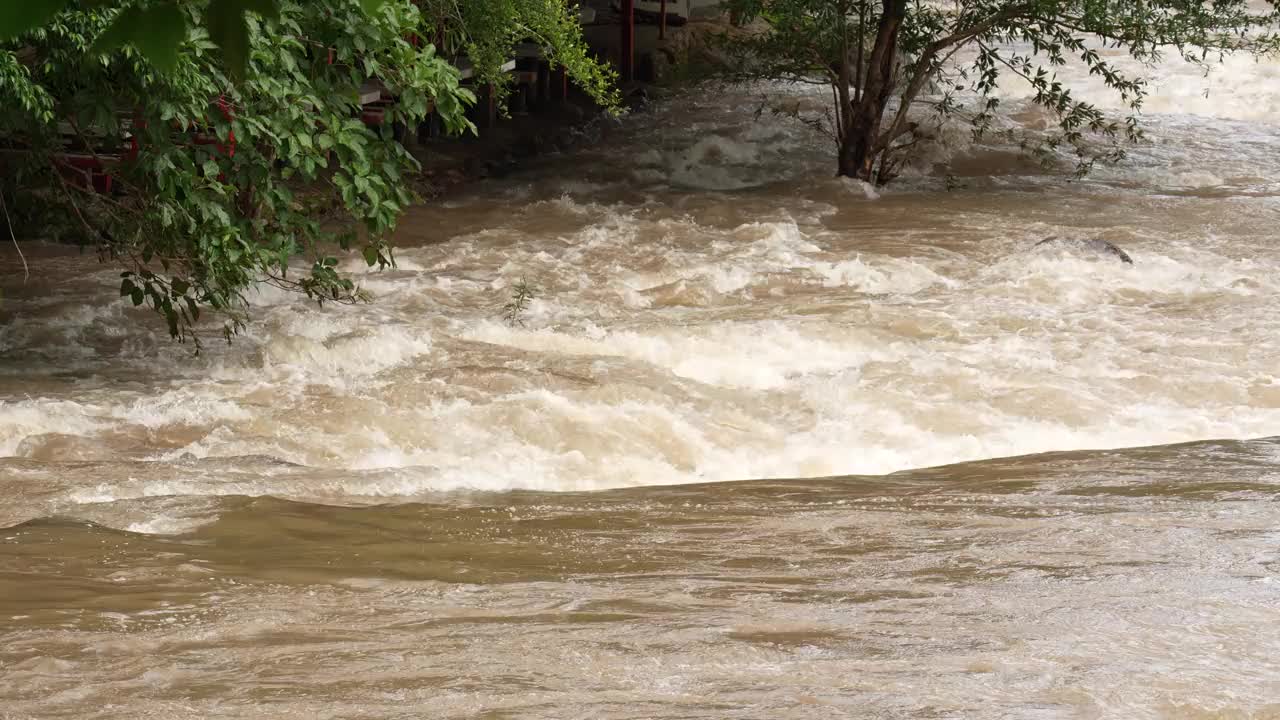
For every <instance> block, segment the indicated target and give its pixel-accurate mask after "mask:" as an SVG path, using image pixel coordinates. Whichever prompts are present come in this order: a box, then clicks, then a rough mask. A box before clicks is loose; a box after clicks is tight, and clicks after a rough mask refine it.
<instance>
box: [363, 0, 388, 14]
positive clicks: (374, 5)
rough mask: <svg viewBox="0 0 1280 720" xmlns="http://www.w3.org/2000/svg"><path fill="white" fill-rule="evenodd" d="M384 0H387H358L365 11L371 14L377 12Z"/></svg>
mask: <svg viewBox="0 0 1280 720" xmlns="http://www.w3.org/2000/svg"><path fill="white" fill-rule="evenodd" d="M386 1H387V0H360V5H361V6H362V7H363V8H364V11H365V12H366V13H368V14H369V15H372V14H374V13H375V12H377V11H378V8H380V7H382V6H383V4H385V3H386Z"/></svg>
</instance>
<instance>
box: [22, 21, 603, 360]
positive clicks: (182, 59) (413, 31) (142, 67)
mask: <svg viewBox="0 0 1280 720" xmlns="http://www.w3.org/2000/svg"><path fill="white" fill-rule="evenodd" d="M445 1H446V0H425V2H423V3H417V2H412V1H411V0H212V1H211V2H207V3H206V2H203V1H202V0H201V1H195V0H192V1H190V2H187V1H185V0H183V1H179V0H158V1H156V2H149V1H147V0H136V1H135V0H69V1H68V0H31V2H30V3H28V4H27V5H28V7H31V8H37V9H38V8H44V7H46V6H57V8H56V9H57V12H55V13H49V14H48V17H46V16H45V15H42V14H39V13H36V14H35V15H32V14H31V13H29V12H28V13H26V14H23V13H20V12H17V10H16V9H15V8H16V7H17V4H9V3H6V5H7V7H6V8H5V10H3V11H0V34H3V32H7V31H12V29H13V28H15V27H17V28H19V30H22V32H21V33H20V34H18V35H16V36H14V37H11V39H9V40H8V41H7V42H3V43H0V169H3V170H4V175H5V182H3V183H0V192H3V193H4V199H5V201H6V202H5V203H4V208H5V209H6V212H11V213H12V214H13V215H14V218H13V219H14V220H15V221H16V222H18V223H19V224H20V227H21V225H25V226H26V227H27V228H28V229H30V232H31V234H33V235H38V236H44V237H49V236H60V237H61V238H64V239H67V240H72V241H75V242H79V243H82V244H85V245H88V246H91V247H94V248H96V249H97V250H98V252H99V253H100V255H101V256H102V257H103V258H104V259H106V260H110V261H113V262H117V263H120V264H121V265H123V275H122V279H121V285H120V292H121V294H122V295H123V296H124V297H126V298H128V299H129V300H130V301H131V302H132V303H133V304H134V305H143V304H145V305H147V306H149V307H151V308H154V309H155V310H156V311H157V312H159V313H160V314H161V315H162V316H163V317H164V318H165V320H166V321H167V324H168V327H169V331H170V333H172V334H173V335H174V337H176V338H178V339H179V340H183V339H187V338H192V339H196V340H197V341H198V338H196V336H195V335H194V333H193V329H194V327H195V326H196V324H197V322H198V320H199V318H200V316H201V313H202V311H208V310H213V311H216V312H217V313H219V314H221V315H223V316H224V317H225V318H226V322H225V324H224V331H225V333H226V334H227V336H228V337H230V335H231V334H232V333H234V332H236V331H237V330H238V329H239V328H240V327H241V326H242V323H243V319H244V310H245V308H246V307H247V304H246V302H245V295H244V293H245V291H246V290H247V289H249V288H250V287H252V286H253V285H255V284H256V283H259V282H265V283H268V284H270V285H274V286H277V287H280V288H284V289H287V290H292V291H298V292H301V293H304V294H305V295H307V296H308V297H310V298H313V299H315V300H317V301H320V302H353V301H357V300H361V299H363V298H364V296H363V294H362V293H361V292H360V290H359V288H357V287H356V286H355V284H354V283H353V282H352V281H351V280H350V279H349V278H348V277H345V276H343V275H342V274H341V273H340V272H339V271H338V265H339V260H338V257H337V256H338V252H337V251H339V250H346V249H350V248H353V247H354V246H358V247H359V248H360V249H361V250H362V254H363V257H364V259H365V261H367V262H368V264H369V265H371V266H373V265H378V266H386V265H389V264H391V263H392V262H393V256H392V253H391V249H390V246H389V245H388V238H389V235H390V233H391V231H392V230H393V229H394V228H395V225H396V222H397V219H398V217H399V215H400V213H401V212H402V211H403V210H404V208H405V207H406V206H407V205H408V204H409V203H410V202H411V199H412V195H411V192H410V191H409V189H408V188H409V186H408V184H407V183H406V180H405V174H406V173H410V172H413V171H414V170H416V168H417V162H416V161H415V160H414V158H413V157H412V156H411V155H410V154H409V153H408V152H407V151H406V150H405V149H404V148H403V147H402V146H401V145H400V144H399V143H397V142H396V141H395V140H394V139H393V137H392V133H390V132H383V131H381V130H380V129H378V128H375V127H368V126H366V125H365V124H364V123H363V122H362V121H361V119H360V109H361V100H360V96H361V90H362V88H364V89H365V90H367V89H368V88H369V87H371V82H373V81H376V83H374V84H373V85H372V87H377V88H379V89H380V90H381V91H382V92H383V93H385V94H386V95H389V96H392V97H394V98H395V99H394V102H393V103H391V104H390V105H389V107H388V108H387V109H386V117H385V124H386V125H394V124H398V125H401V126H406V127H415V126H416V125H417V124H418V123H419V122H420V121H422V120H423V119H424V118H426V117H427V116H428V114H429V113H432V112H434V113H436V114H437V115H438V116H439V117H440V118H441V120H442V121H443V124H444V126H445V128H446V129H447V130H449V131H452V132H463V131H467V130H474V126H472V125H471V123H470V122H469V121H468V120H467V119H466V115H465V113H466V109H467V106H468V105H470V104H471V103H473V102H474V100H475V97H474V95H473V94H472V93H471V91H470V90H468V89H467V88H465V87H463V86H462V85H461V84H460V73H459V71H458V69H457V68H456V67H455V66H454V65H453V64H452V62H451V60H452V58H451V57H445V56H443V55H442V54H441V53H440V52H438V51H437V48H436V46H435V44H434V39H435V36H436V34H437V26H436V24H435V23H434V22H433V18H432V16H431V14H430V13H428V12H426V11H425V10H424V7H423V5H426V6H427V8H429V7H430V3H437V2H438V3H443V2H445ZM502 2H508V3H515V4H521V6H522V7H525V6H527V9H528V12H529V13H532V12H533V11H534V10H536V9H538V8H541V9H542V10H544V11H545V17H541V18H540V20H539V22H540V23H543V24H541V25H539V24H538V23H535V22H533V21H532V20H531V19H530V18H531V17H532V16H531V15H530V14H525V15H520V16H519V17H520V18H523V20H521V23H522V24H521V25H520V26H519V27H520V29H519V30H512V31H510V32H508V33H507V34H506V35H504V36H503V37H508V38H509V37H515V36H518V35H520V33H522V32H523V31H524V29H526V28H527V29H531V30H539V29H541V32H540V33H536V34H535V35H534V37H535V39H537V40H539V41H541V42H543V43H546V44H547V45H549V46H551V47H553V48H554V49H555V52H557V53H558V57H559V58H560V59H561V62H562V63H563V64H564V65H566V66H567V67H568V70H569V72H570V74H571V76H573V77H574V79H575V80H577V81H578V82H579V83H580V84H583V85H584V86H586V87H587V88H588V89H589V90H590V91H592V92H594V93H595V94H596V95H597V97H600V98H601V99H602V101H604V102H608V101H609V97H608V93H609V84H608V77H607V76H606V75H604V74H603V73H602V72H601V71H600V69H599V67H598V66H596V65H594V64H593V62H592V61H590V60H588V58H587V56H586V55H585V53H584V52H583V51H582V48H581V36H580V34H574V33H573V32H572V31H570V30H567V29H565V28H564V27H563V26H562V25H561V24H559V23H563V21H564V19H565V18H572V17H573V16H571V15H569V14H568V13H569V8H568V6H567V5H565V4H564V3H563V2H561V0H539V1H538V2H535V0H502ZM535 6H536V7H535ZM15 18H16V20H15ZM33 18H34V19H33ZM19 21H20V22H19ZM506 21H507V20H504V22H506ZM6 23H7V24H6ZM575 27H576V26H575ZM23 28H25V30H23ZM485 32H487V33H495V32H497V29H495V28H494V27H486V30H485ZM10 34H11V35H12V32H10ZM508 49H509V46H508ZM502 62H503V58H498V57H497V56H494V58H487V57H482V58H478V59H477V60H476V65H477V71H478V72H483V73H490V72H493V71H494V68H493V67H491V65H492V66H497V67H500V66H501V64H502ZM319 208H325V209H328V210H336V211H337V212H338V215H339V216H340V217H339V218H338V220H339V222H338V223H336V226H335V224H322V222H321V218H320V216H319V213H318V212H317V210H318V209H319Z"/></svg>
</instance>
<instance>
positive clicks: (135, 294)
mask: <svg viewBox="0 0 1280 720" xmlns="http://www.w3.org/2000/svg"><path fill="white" fill-rule="evenodd" d="M143 297H144V295H143V292H142V288H140V287H135V288H134V289H133V290H131V291H129V298H130V299H131V300H133V306H134V307H137V306H139V305H141V304H142V298H143Z"/></svg>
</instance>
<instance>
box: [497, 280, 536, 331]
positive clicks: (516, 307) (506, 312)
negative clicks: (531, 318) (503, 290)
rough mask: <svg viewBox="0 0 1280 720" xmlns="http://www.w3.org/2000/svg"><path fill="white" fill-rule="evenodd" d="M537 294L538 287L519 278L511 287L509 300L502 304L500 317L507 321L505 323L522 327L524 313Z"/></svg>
mask: <svg viewBox="0 0 1280 720" xmlns="http://www.w3.org/2000/svg"><path fill="white" fill-rule="evenodd" d="M537 295H538V289H537V288H536V287H534V286H533V285H530V284H529V283H528V281H526V280H521V281H520V282H518V283H516V284H515V286H514V287H512V288H511V300H510V301H509V302H507V304H506V305H503V306H502V317H503V319H505V320H506V321H507V325H509V326H511V327H515V326H517V325H519V326H521V327H524V314H525V312H526V311H527V310H528V309H529V304H530V303H532V302H533V300H534V298H536V297H537Z"/></svg>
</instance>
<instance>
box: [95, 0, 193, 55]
mask: <svg viewBox="0 0 1280 720" xmlns="http://www.w3.org/2000/svg"><path fill="white" fill-rule="evenodd" d="M186 38H187V17H186V14H184V13H183V12H182V9H181V8H179V7H178V5H177V3H175V2H166V3H161V4H159V5H153V6H151V7H149V8H147V9H145V10H140V9H138V8H136V7H131V8H128V9H126V10H124V11H123V12H121V13H120V14H118V15H116V17H115V20H113V21H112V22H111V25H109V26H108V27H107V29H106V30H104V31H102V34H101V35H99V36H98V39H97V40H95V41H94V43H93V47H92V48H90V50H89V52H90V53H93V54H98V55H101V54H103V53H107V52H110V51H112V50H115V49H116V48H118V47H120V46H121V45H126V44H127V45H133V46H134V47H136V48H138V50H139V51H141V52H142V55H143V57H145V58H146V59H147V60H148V61H150V62H151V64H153V65H155V66H156V68H158V69H159V70H161V71H162V72H171V71H172V70H173V69H174V68H175V67H177V65H178V48H179V47H180V46H181V45H182V42H183V41H184V40H186Z"/></svg>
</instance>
